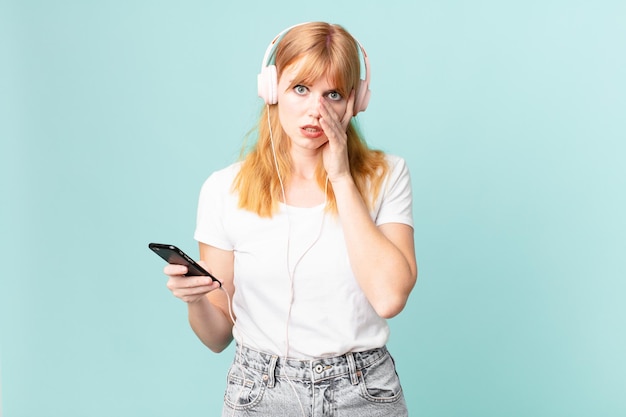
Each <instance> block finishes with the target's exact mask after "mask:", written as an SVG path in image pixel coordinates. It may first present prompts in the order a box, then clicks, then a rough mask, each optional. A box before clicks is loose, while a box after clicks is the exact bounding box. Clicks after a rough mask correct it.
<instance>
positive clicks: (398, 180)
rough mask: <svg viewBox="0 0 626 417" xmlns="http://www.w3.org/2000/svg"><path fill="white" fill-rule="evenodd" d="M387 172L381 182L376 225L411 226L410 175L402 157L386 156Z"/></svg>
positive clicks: (411, 198) (411, 197) (411, 195)
mask: <svg viewBox="0 0 626 417" xmlns="http://www.w3.org/2000/svg"><path fill="white" fill-rule="evenodd" d="M388 163H389V173H388V174H387V179H386V180H385V183H384V184H383V188H382V190H381V196H380V197H379V205H378V206H379V207H378V211H377V213H376V216H375V219H374V220H375V222H376V225H381V224H385V223H403V224H407V225H409V226H411V227H413V193H412V189H411V175H410V173H409V168H408V166H407V164H406V162H405V160H404V159H402V158H399V157H397V156H388Z"/></svg>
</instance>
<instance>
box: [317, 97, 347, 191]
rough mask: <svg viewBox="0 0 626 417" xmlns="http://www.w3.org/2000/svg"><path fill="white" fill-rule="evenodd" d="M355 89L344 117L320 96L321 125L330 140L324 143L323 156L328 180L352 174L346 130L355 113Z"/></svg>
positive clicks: (332, 180)
mask: <svg viewBox="0 0 626 417" xmlns="http://www.w3.org/2000/svg"><path fill="white" fill-rule="evenodd" d="M354 97H355V95H354V90H353V91H352V92H351V93H350V97H349V98H348V105H347V106H346V111H345V113H344V114H343V116H342V117H339V115H338V114H337V112H335V110H334V109H333V108H332V106H331V105H330V104H329V103H328V102H327V101H326V100H325V99H323V98H320V100H319V104H320V115H321V118H320V125H321V126H322V129H324V134H325V135H326V137H327V138H328V142H326V144H324V147H323V150H322V157H323V161H324V168H326V173H327V175H328V180H329V181H330V182H331V183H332V182H334V181H337V180H339V179H341V178H343V177H344V176H345V175H348V176H349V175H350V163H349V161H348V135H347V134H346V131H347V129H348V125H349V124H350V120H351V119H352V115H353V114H354Z"/></svg>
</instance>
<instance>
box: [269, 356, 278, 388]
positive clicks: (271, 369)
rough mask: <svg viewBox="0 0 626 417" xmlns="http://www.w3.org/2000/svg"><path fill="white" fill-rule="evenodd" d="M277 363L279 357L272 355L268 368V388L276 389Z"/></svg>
mask: <svg viewBox="0 0 626 417" xmlns="http://www.w3.org/2000/svg"><path fill="white" fill-rule="evenodd" d="M276 361H278V356H276V355H272V357H271V359H270V363H269V365H268V366H267V377H268V380H267V387H268V388H274V385H275V384H276Z"/></svg>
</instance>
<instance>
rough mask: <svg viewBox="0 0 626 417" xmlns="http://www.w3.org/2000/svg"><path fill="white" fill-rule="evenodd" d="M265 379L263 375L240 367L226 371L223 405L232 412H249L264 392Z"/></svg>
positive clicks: (235, 366) (234, 366)
mask: <svg viewBox="0 0 626 417" xmlns="http://www.w3.org/2000/svg"><path fill="white" fill-rule="evenodd" d="M266 381H267V378H264V377H263V373H262V372H260V371H258V370H256V369H251V368H245V367H243V366H240V365H237V364H235V365H232V366H231V368H230V370H229V371H228V378H227V385H226V393H225V394H224V403H225V404H226V405H227V406H228V407H230V408H232V409H234V410H249V409H251V408H253V407H254V406H256V405H257V404H258V403H259V402H260V401H261V399H262V398H263V394H264V392H265V387H266Z"/></svg>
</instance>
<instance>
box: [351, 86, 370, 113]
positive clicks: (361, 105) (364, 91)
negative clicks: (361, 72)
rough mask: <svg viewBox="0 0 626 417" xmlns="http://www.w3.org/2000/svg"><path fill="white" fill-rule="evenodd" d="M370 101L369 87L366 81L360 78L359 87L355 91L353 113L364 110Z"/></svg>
mask: <svg viewBox="0 0 626 417" xmlns="http://www.w3.org/2000/svg"><path fill="white" fill-rule="evenodd" d="M369 102H370V89H369V85H368V84H367V81H365V80H360V81H359V89H358V91H357V96H356V97H355V99H354V115H355V116H356V114H357V113H359V112H362V111H365V109H367V105H368V104H369Z"/></svg>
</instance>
